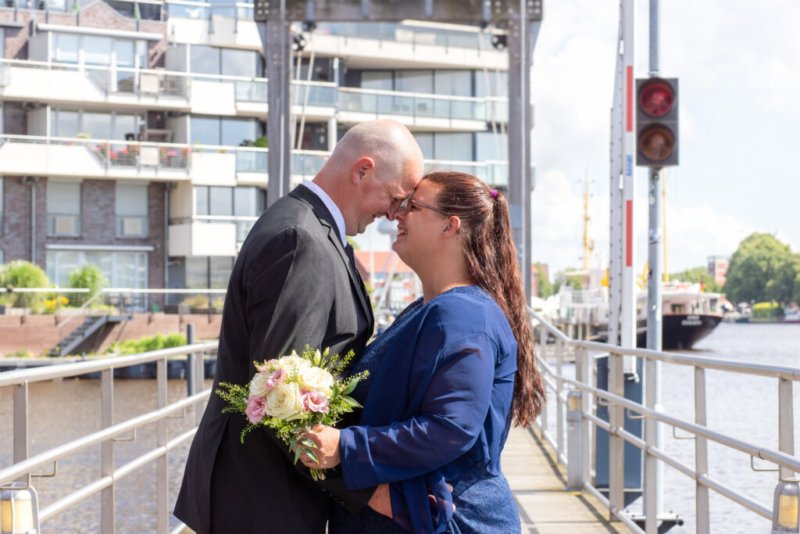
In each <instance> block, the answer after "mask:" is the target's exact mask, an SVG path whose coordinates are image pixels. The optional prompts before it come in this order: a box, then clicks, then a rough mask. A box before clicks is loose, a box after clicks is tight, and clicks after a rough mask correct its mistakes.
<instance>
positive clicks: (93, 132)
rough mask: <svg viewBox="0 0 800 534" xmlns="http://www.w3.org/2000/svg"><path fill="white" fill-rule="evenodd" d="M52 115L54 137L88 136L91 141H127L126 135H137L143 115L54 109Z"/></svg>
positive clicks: (142, 121)
mask: <svg viewBox="0 0 800 534" xmlns="http://www.w3.org/2000/svg"><path fill="white" fill-rule="evenodd" d="M51 113H52V115H51V123H52V129H53V135H54V136H56V137H78V136H79V134H81V135H87V136H89V138H91V139H119V140H120V141H122V140H124V139H125V136H126V134H135V133H136V132H137V131H138V130H139V124H143V123H144V118H143V117H142V116H141V115H132V114H126V113H118V112H111V113H97V112H89V111H82V110H64V109H54V110H53V111H52V112H51Z"/></svg>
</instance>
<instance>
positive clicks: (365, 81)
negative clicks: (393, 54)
mask: <svg viewBox="0 0 800 534" xmlns="http://www.w3.org/2000/svg"><path fill="white" fill-rule="evenodd" d="M361 88H362V89H375V90H381V91H391V90H392V89H394V77H393V75H392V71H390V70H388V71H381V70H376V71H370V70H367V71H364V72H362V73H361Z"/></svg>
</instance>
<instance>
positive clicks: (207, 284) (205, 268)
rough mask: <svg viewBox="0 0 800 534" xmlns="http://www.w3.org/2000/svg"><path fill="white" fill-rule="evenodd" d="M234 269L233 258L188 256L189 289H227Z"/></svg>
mask: <svg viewBox="0 0 800 534" xmlns="http://www.w3.org/2000/svg"><path fill="white" fill-rule="evenodd" d="M231 271H233V258H228V257H215V256H192V257H188V258H186V279H185V280H186V288H187V289H225V288H226V287H228V279H229V278H230V276H231Z"/></svg>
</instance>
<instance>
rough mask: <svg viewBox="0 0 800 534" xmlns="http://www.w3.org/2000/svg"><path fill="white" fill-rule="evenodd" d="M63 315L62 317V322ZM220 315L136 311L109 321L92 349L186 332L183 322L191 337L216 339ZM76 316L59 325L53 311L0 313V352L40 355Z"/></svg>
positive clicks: (60, 335)
mask: <svg viewBox="0 0 800 534" xmlns="http://www.w3.org/2000/svg"><path fill="white" fill-rule="evenodd" d="M65 320H66V319H65V318H62V320H61V322H62V323H63V322H64V321H65ZM221 321H222V316H221V315H219V314H216V315H200V314H186V315H166V314H163V313H147V314H136V315H134V317H133V319H132V320H130V321H125V322H122V323H117V324H114V325H113V328H111V330H110V332H108V333H107V334H106V336H105V337H104V339H102V340H101V341H100V342H99V344H98V346H97V347H96V348H95V352H98V353H102V352H104V351H105V350H106V349H107V348H108V347H109V346H110V345H111V344H112V343H114V342H116V341H122V340H125V339H138V338H141V337H144V336H152V335H156V334H173V333H175V334H177V333H182V334H185V333H186V325H188V324H193V325H194V332H195V338H196V339H198V340H200V339H216V338H218V337H219V330H220V324H221ZM79 324H80V319H75V320H73V321H71V322H69V323H67V324H66V325H65V326H64V327H63V328H59V326H58V319H57V318H56V316H54V315H16V316H15V315H7V316H0V354H12V353H14V352H17V351H20V350H27V351H29V352H31V353H33V354H35V355H40V354H42V353H44V352H46V351H48V350H50V349H51V348H52V347H54V346H55V345H56V344H57V343H58V341H59V340H60V339H61V338H62V337H63V336H65V335H67V334H68V333H69V330H70V329H73V328H76V327H77V326H78V325H79Z"/></svg>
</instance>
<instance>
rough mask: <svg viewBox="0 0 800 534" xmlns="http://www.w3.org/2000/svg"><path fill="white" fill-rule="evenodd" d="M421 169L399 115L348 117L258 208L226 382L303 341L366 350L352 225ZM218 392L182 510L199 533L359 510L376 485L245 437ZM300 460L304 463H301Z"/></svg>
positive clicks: (241, 380) (409, 186)
mask: <svg viewBox="0 0 800 534" xmlns="http://www.w3.org/2000/svg"><path fill="white" fill-rule="evenodd" d="M421 176H422V152H421V151H420V148H419V145H417V143H416V141H415V140H414V138H413V136H412V135H411V133H410V132H409V131H408V130H407V129H406V128H405V127H404V126H402V125H400V124H399V123H396V122H394V121H388V120H380V121H371V122H366V123H362V124H359V125H357V126H354V127H353V128H351V129H350V130H349V131H348V132H347V133H346V134H345V136H344V137H343V138H342V139H341V140H340V141H339V143H338V144H337V145H336V148H335V149H334V151H333V153H332V154H331V157H330V158H329V159H328V161H327V162H326V163H325V166H324V167H323V168H322V170H321V171H320V172H319V173H318V174H317V176H315V177H314V180H313V181H312V182H305V183H304V184H303V185H300V186H298V187H297V188H295V189H294V190H293V191H292V192H291V193H289V195H288V196H286V197H284V198H281V199H280V200H278V201H277V202H275V204H273V205H272V206H270V208H269V209H267V211H266V212H265V213H264V215H262V216H261V218H260V219H259V220H258V222H256V224H255V225H254V226H253V229H252V230H251V231H250V234H249V235H248V236H247V239H246V240H245V242H244V245H243V246H242V249H241V251H240V252H239V256H238V258H237V259H236V265H235V266H234V268H233V272H232V273H231V278H230V282H229V284H228V292H227V296H226V298H225V307H224V311H223V315H222V329H221V332H220V338H219V351H218V356H217V376H216V379H215V381H214V389H215V390H216V388H217V386H218V384H219V383H220V382H230V383H235V384H246V383H247V382H248V381H249V380H250V379H251V378H252V377H253V375H254V374H255V367H254V366H253V362H255V361H262V360H265V359H268V358H274V357H279V356H281V355H285V354H289V353H290V352H291V351H292V350H296V351H298V352H301V351H302V350H303V348H304V347H305V346H306V345H310V346H311V347H314V348H320V349H324V348H326V347H330V349H331V351H333V352H337V353H339V354H346V353H347V352H348V351H349V350H350V349H353V350H354V351H355V353H356V355H359V354H360V353H361V352H363V349H364V346H365V345H366V343H367V340H368V339H369V337H370V335H371V334H372V330H373V326H374V321H373V316H372V310H371V307H370V303H369V299H368V296H367V294H366V291H365V289H364V285H363V283H362V281H361V278H360V276H359V274H358V272H357V271H356V269H355V261H354V259H353V254H352V247H350V246H349V245H347V241H346V237H345V235H355V234H357V233H361V232H363V231H364V230H365V229H366V227H367V225H369V224H370V223H371V222H372V221H373V220H374V219H375V218H377V217H381V216H387V217H389V218H393V217H394V213H395V210H396V209H397V208H398V206H399V204H400V202H401V201H402V200H403V199H405V198H406V197H407V196H408V195H409V194H410V193H411V192H412V191H413V189H414V187H415V186H416V184H417V182H418V181H419V179H420V178H421ZM223 407H224V402H223V401H222V400H221V399H220V398H219V397H218V396H217V395H216V394H212V395H211V397H210V399H209V402H208V406H207V407H206V411H205V414H204V415H203V419H202V421H201V423H200V427H199V428H198V430H197V434H196V435H195V437H194V440H193V442H192V446H191V449H190V451H189V457H188V459H187V461H186V469H185V473H184V478H183V484H182V486H181V490H180V493H179V495H178V501H177V503H176V505H175V515H176V516H177V517H178V518H179V519H181V520H182V521H183V522H185V523H186V524H187V525H188V526H189V527H191V528H192V529H194V530H195V531H197V532H199V533H201V534H202V533H206V532H225V533H233V532H236V533H245V532H247V533H255V532H259V533H261V532H276V533H277V532H287V533H303V532H314V533H323V532H324V531H325V524H326V521H327V518H328V515H329V509H330V506H331V499H330V498H331V497H332V498H334V499H335V500H336V501H337V502H339V503H340V504H342V505H344V506H346V507H348V508H349V509H351V510H357V509H359V508H361V507H363V506H365V505H367V503H368V501H369V500H370V498H371V497H372V492H371V491H367V492H347V491H346V490H345V489H344V486H343V484H342V480H341V477H337V476H329V477H328V479H327V480H326V481H323V482H319V483H317V482H313V481H312V480H311V479H310V477H309V476H308V473H307V471H305V468H304V467H302V466H300V467H297V466H295V465H293V463H292V461H291V460H290V457H289V454H288V451H287V450H286V448H285V447H284V446H283V444H282V443H280V442H279V441H278V440H277V438H276V437H275V436H274V435H272V434H271V433H270V432H269V431H267V430H261V431H258V432H253V433H251V434H250V435H248V436H247V439H246V440H245V442H244V444H241V443H240V442H239V434H240V432H241V431H242V429H243V428H244V426H245V423H246V420H245V417H244V416H242V415H239V414H223V413H222V408H223ZM298 465H299V464H298Z"/></svg>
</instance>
